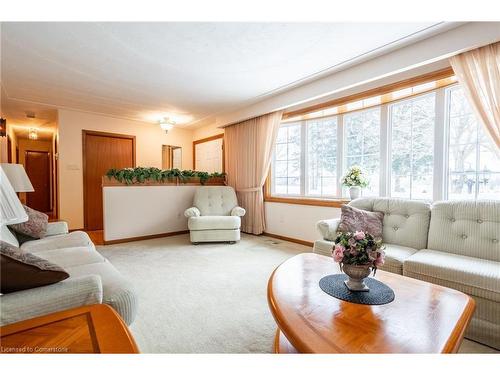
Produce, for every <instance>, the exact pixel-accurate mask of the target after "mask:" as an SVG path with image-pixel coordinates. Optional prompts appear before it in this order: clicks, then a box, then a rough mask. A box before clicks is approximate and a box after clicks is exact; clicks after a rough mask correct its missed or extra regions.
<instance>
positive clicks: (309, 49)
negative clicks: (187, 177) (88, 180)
mask: <svg viewBox="0 0 500 375" xmlns="http://www.w3.org/2000/svg"><path fill="white" fill-rule="evenodd" d="M446 28H449V26H448V25H446V24H443V23H441V24H436V23H404V24H403V23H373V24H370V23H288V24H280V23H3V24H2V33H1V41H2V46H1V47H2V51H1V52H2V67H1V69H2V70H1V73H2V86H3V88H4V92H5V93H6V95H7V96H8V100H4V101H3V103H6V105H7V106H8V107H10V105H11V103H14V102H17V103H18V105H17V106H18V107H20V108H18V109H17V110H18V112H19V111H21V112H22V110H23V108H22V107H23V106H29V105H30V103H31V105H32V103H39V104H44V105H48V106H49V108H50V107H52V108H68V109H76V110H80V111H89V112H95V113H103V114H107V115H111V116H116V117H122V118H130V119H137V120H143V121H156V120H158V118H159V117H161V116H170V117H171V118H173V119H174V120H176V121H177V122H178V123H179V125H180V126H185V127H196V126H197V124H200V123H201V122H200V121H202V120H203V119H207V118H211V117H213V116H215V115H216V114H218V113H222V112H224V111H229V110H232V109H234V108H235V107H238V106H242V105H245V104H247V103H251V102H253V101H256V100H260V99H262V98H265V97H266V96H268V95H272V94H273V93H277V92H280V91H282V90H285V89H287V88H290V87H293V86H296V85H298V84H300V83H303V82H305V81H306V80H311V79H313V78H317V77H319V76H321V74H327V73H328V72H329V71H330V70H331V69H332V67H335V66H338V65H339V64H345V63H346V62H355V61H356V59H359V58H360V57H362V56H366V54H369V53H374V51H375V52H377V53H382V52H386V51H388V50H390V49H392V48H395V47H396V46H398V47H399V46H402V45H405V44H409V43H411V42H414V41H415V40H418V39H422V38H424V37H427V36H429V35H432V34H436V33H439V32H441V31H444V30H445V29H446Z"/></svg>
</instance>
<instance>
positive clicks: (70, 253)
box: [36, 247, 106, 268]
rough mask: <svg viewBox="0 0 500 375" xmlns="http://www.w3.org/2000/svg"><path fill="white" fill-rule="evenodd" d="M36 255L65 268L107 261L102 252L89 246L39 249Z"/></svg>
mask: <svg viewBox="0 0 500 375" xmlns="http://www.w3.org/2000/svg"><path fill="white" fill-rule="evenodd" d="M36 255H37V256H38V257H40V258H43V259H46V260H48V261H49V262H52V263H55V264H57V265H59V266H60V267H63V268H67V267H75V266H81V265H84V264H92V263H103V262H105V261H106V259H105V258H104V257H103V256H102V255H101V254H99V253H98V252H97V251H95V250H93V249H90V248H88V247H68V248H66V249H54V250H45V251H38V252H37V253H36Z"/></svg>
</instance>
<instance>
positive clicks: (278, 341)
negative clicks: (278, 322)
mask: <svg viewBox="0 0 500 375" xmlns="http://www.w3.org/2000/svg"><path fill="white" fill-rule="evenodd" d="M273 349H274V352H275V353H276V354H298V353H299V352H298V351H297V349H295V348H294V347H293V345H292V344H291V343H290V341H288V339H287V338H286V337H285V335H284V334H283V332H281V331H280V329H279V328H278V329H276V335H275V336H274V347H273Z"/></svg>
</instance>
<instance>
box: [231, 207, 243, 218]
mask: <svg viewBox="0 0 500 375" xmlns="http://www.w3.org/2000/svg"><path fill="white" fill-rule="evenodd" d="M245 214H246V211H245V209H244V208H243V207H238V206H236V207H234V208H233V209H232V210H231V216H245Z"/></svg>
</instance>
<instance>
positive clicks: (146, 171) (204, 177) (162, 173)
mask: <svg viewBox="0 0 500 375" xmlns="http://www.w3.org/2000/svg"><path fill="white" fill-rule="evenodd" d="M106 176H107V177H108V178H109V179H115V180H117V181H118V182H121V183H125V184H127V185H132V184H142V183H145V182H147V181H153V182H160V183H161V182H173V181H175V182H177V181H179V182H180V183H188V182H190V181H193V180H199V182H200V184H202V185H205V184H206V183H207V182H208V181H210V180H217V181H224V180H225V176H226V174H225V173H218V172H214V173H208V172H200V171H192V170H180V169H177V168H175V169H160V168H155V167H149V168H145V167H137V168H123V169H110V170H109V171H107V172H106Z"/></svg>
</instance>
